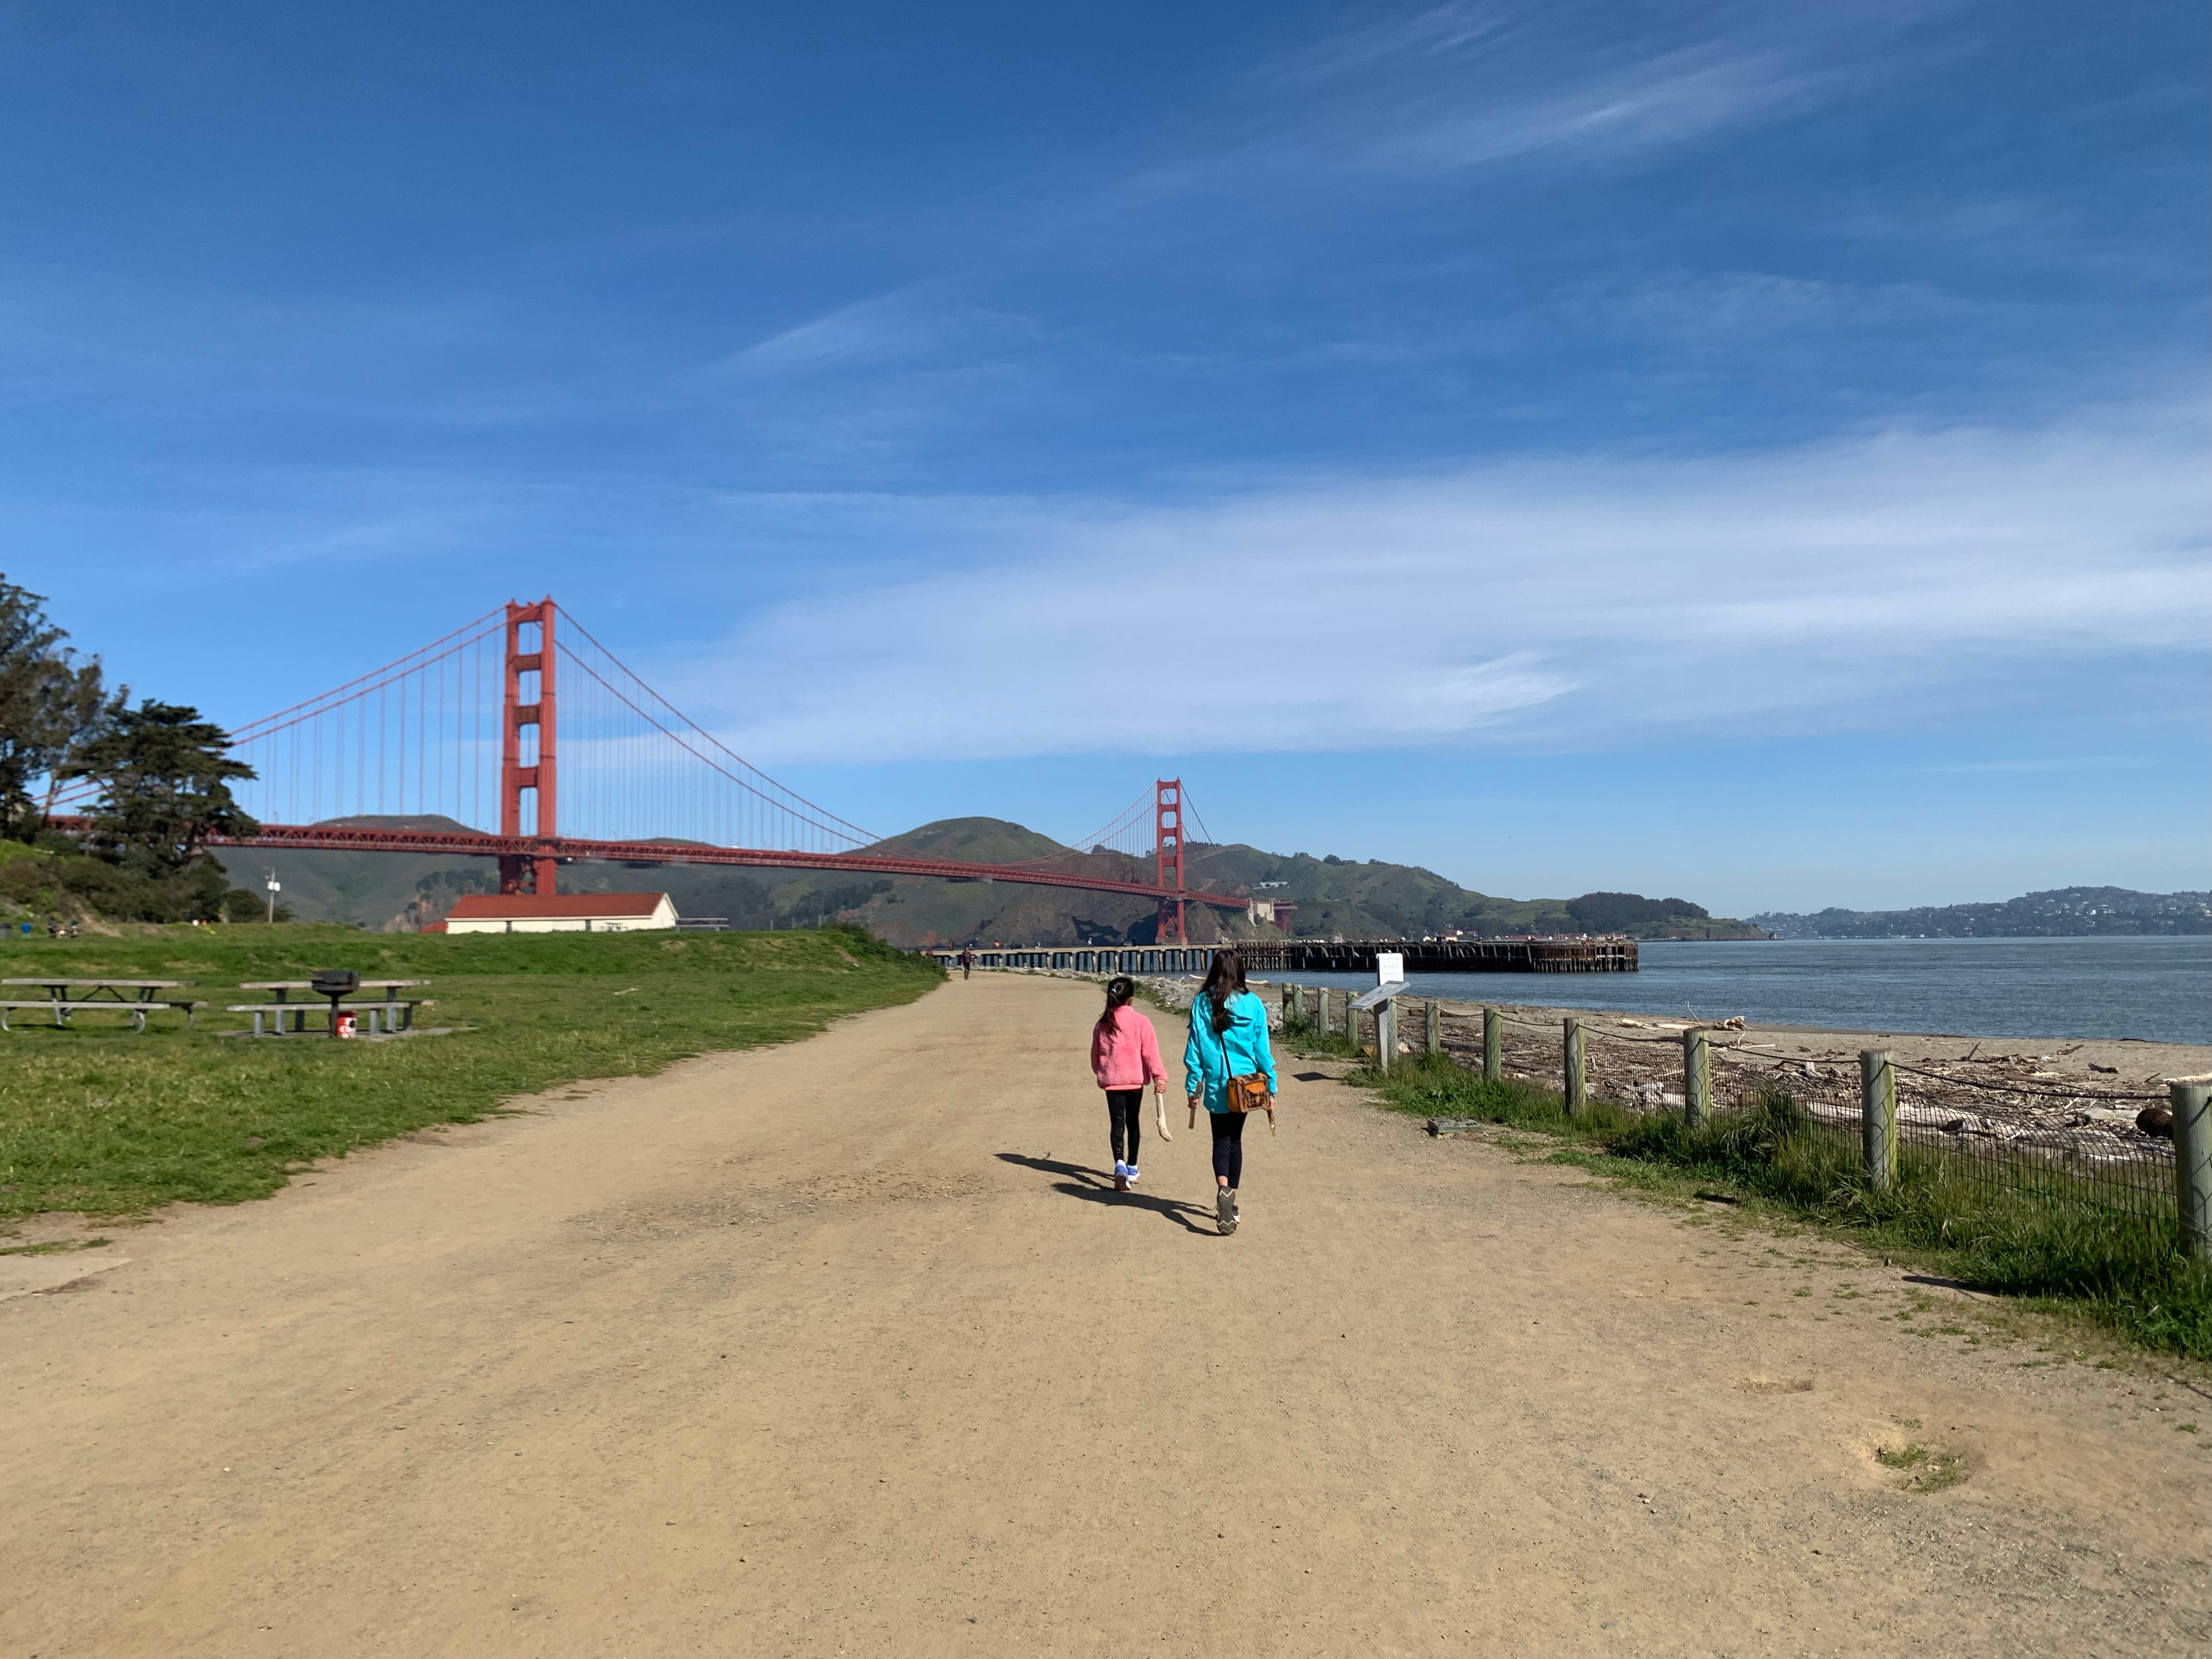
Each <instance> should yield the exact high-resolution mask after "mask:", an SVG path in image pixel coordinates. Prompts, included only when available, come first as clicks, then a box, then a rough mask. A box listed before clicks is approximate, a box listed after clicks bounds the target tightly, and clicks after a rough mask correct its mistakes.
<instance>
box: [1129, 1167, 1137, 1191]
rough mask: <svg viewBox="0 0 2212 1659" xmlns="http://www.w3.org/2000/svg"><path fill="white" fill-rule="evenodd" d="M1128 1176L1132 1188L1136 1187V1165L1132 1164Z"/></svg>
mask: <svg viewBox="0 0 2212 1659" xmlns="http://www.w3.org/2000/svg"><path fill="white" fill-rule="evenodd" d="M1128 1176H1129V1184H1130V1185H1131V1186H1132V1187H1133V1186H1135V1185H1136V1184H1137V1166H1136V1165H1135V1164H1131V1165H1130V1166H1129V1169H1128Z"/></svg>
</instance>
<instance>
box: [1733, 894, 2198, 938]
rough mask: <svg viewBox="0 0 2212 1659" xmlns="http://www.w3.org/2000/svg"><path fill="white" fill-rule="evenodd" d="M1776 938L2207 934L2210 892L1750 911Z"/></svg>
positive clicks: (2027, 896) (2028, 896) (2047, 896)
mask: <svg viewBox="0 0 2212 1659" xmlns="http://www.w3.org/2000/svg"><path fill="white" fill-rule="evenodd" d="M1752 921H1754V922H1756V923H1757V924H1758V925H1759V927H1764V928H1765V929H1766V930H1767V931H1768V932H1769V933H1772V934H1774V935H1775V936H1776V937H1778V938H1779V939H2087V938H2093V937H2096V936H2098V935H2100V934H2106V933H2136V934H2141V933H2212V893H2137V892H2134V891H2132V890H2130V889H2128V888H2125V887H2059V888H2054V889H2052V890H2051V891H2050V892H2047V893H2027V894H2023V895H2022V896H2021V897H2019V898H2015V899H2006V900H2003V901H2002V902H1998V903H1994V904H1946V905H1941V906H1923V907H1922V908H1918V909H1913V910H1835V909H1830V910H1820V911H1816V912H1814V914H1813V915H1790V914H1787V913H1783V912H1770V913H1768V914H1766V915H1757V916H1753V918H1752Z"/></svg>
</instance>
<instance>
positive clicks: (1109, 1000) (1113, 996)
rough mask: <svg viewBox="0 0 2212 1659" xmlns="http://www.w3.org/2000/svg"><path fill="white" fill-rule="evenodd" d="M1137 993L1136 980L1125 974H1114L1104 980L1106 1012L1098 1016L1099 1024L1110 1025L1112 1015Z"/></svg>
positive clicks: (1112, 1021) (1125, 1005)
mask: <svg viewBox="0 0 2212 1659" xmlns="http://www.w3.org/2000/svg"><path fill="white" fill-rule="evenodd" d="M1136 994H1137V981H1134V980H1133V979H1131V978H1130V977H1129V976H1128V975H1127V974H1116V975H1114V977H1113V978H1111V979H1109V980H1108V981H1106V1012H1104V1013H1103V1014H1101V1015H1099V1016H1098V1023H1099V1024H1101V1025H1111V1024H1113V1023H1114V1016H1115V1015H1116V1014H1118V1013H1120V1012H1121V1010H1123V1009H1124V1008H1126V1007H1127V1006H1129V1004H1130V1002H1131V1001H1132V1000H1134V998H1135V997H1136Z"/></svg>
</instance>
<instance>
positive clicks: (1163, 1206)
mask: <svg viewBox="0 0 2212 1659" xmlns="http://www.w3.org/2000/svg"><path fill="white" fill-rule="evenodd" d="M999 1158H1000V1161H1002V1162H1004V1163H1007V1164H1020V1165H1021V1166H1022V1167H1023V1168H1024V1169H1025V1170H1036V1171H1038V1172H1039V1173H1040V1174H1042V1175H1056V1176H1067V1177H1068V1179H1067V1180H1066V1181H1055V1182H1053V1184H1052V1189H1053V1191H1054V1192H1056V1193H1066V1194H1067V1195H1068V1196H1069V1197H1070V1198H1079V1199H1083V1200H1085V1201H1087V1202H1089V1203H1092V1204H1114V1205H1121V1206H1127V1207H1128V1208H1130V1209H1136V1210H1150V1211H1152V1213H1153V1214H1155V1215H1160V1216H1165V1217H1166V1218H1168V1219H1169V1220H1170V1221H1172V1222H1174V1223H1175V1224H1176V1225H1177V1226H1179V1227H1181V1228H1182V1230H1183V1231H1185V1232H1193V1233H1196V1234H1198V1235H1199V1236H1200V1237H1204V1238H1213V1237H1218V1234H1217V1233H1216V1232H1215V1231H1214V1229H1213V1226H1212V1221H1213V1212H1212V1211H1211V1210H1202V1209H1200V1208H1199V1206H1197V1205H1195V1204H1185V1203H1182V1201H1181V1200H1176V1199H1172V1198H1160V1197H1158V1196H1156V1195H1155V1194H1151V1193H1137V1192H1129V1193H1117V1192H1115V1190H1114V1185H1113V1182H1111V1181H1110V1180H1109V1179H1108V1178H1106V1177H1104V1176H1100V1175H1099V1174H1098V1173H1097V1171H1096V1170H1086V1169H1085V1168H1084V1167H1083V1166H1082V1165H1081V1164H1062V1163H1060V1162H1058V1161H1057V1160H1055V1159H1053V1158H1027V1157H1024V1155H1023V1154H1021V1153H1020V1152H1000V1154H999ZM1193 1216H1198V1217H1200V1218H1203V1219H1204V1220H1205V1221H1206V1223H1207V1224H1208V1225H1206V1226H1203V1227H1201V1226H1200V1225H1198V1224H1197V1223H1196V1222H1194V1221H1193V1220H1192V1219H1191V1217H1193Z"/></svg>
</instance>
